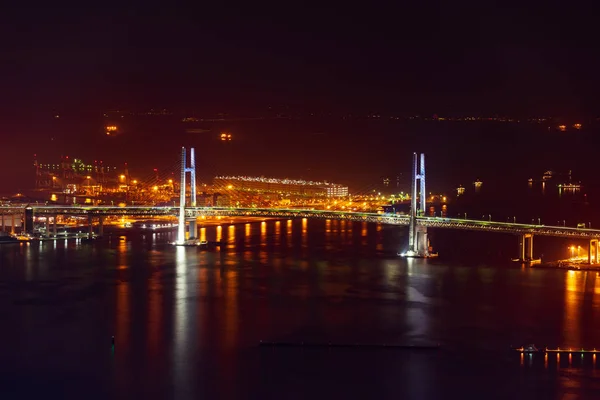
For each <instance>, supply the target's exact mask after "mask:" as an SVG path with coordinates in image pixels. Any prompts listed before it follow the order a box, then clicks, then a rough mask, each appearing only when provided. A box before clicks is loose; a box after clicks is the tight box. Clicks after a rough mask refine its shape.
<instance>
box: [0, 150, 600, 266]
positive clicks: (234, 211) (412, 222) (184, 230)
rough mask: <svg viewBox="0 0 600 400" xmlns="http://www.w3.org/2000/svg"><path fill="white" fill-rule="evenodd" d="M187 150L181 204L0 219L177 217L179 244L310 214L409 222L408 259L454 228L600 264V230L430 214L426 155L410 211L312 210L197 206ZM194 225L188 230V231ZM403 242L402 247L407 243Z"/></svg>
mask: <svg viewBox="0 0 600 400" xmlns="http://www.w3.org/2000/svg"><path fill="white" fill-rule="evenodd" d="M186 154H187V153H186V149H185V148H182V152H181V185H180V201H179V206H173V207H170V206H167V207H153V206H125V207H118V206H75V205H73V206H60V205H27V206H25V207H0V217H1V218H0V219H1V220H2V223H3V226H2V230H3V231H4V218H5V217H6V216H8V217H9V218H12V219H13V224H12V226H13V227H14V226H15V224H14V220H15V218H19V219H20V220H22V221H23V226H24V230H25V231H26V232H32V231H33V218H34V217H46V223H47V224H48V226H47V228H48V229H46V233H47V234H49V233H50V232H51V231H52V229H51V228H52V227H51V224H50V221H51V220H52V221H53V223H54V232H55V233H56V217H57V216H60V215H62V216H72V217H87V219H88V221H89V224H88V225H89V235H90V236H92V235H93V234H94V232H93V226H94V222H97V224H96V225H97V227H98V228H97V229H98V234H100V235H101V234H102V232H103V221H104V219H105V218H106V217H124V216H130V217H160V216H171V217H177V218H178V221H179V223H178V234H177V241H176V244H180V245H183V244H185V243H186V240H187V239H186V234H187V236H189V237H191V238H194V237H195V236H196V231H197V219H198V218H202V217H262V218H281V219H294V218H311V219H323V220H343V221H352V222H368V223H377V224H387V225H398V226H407V227H408V229H409V241H408V250H407V251H405V252H404V253H402V254H401V255H402V256H405V257H418V258H427V257H430V256H432V254H431V252H430V251H431V247H430V245H429V240H428V238H427V230H428V229H455V230H469V231H480V232H498V233H507V234H513V235H517V236H519V239H520V240H519V259H520V260H521V261H523V262H528V261H532V260H533V259H534V258H533V238H534V237H535V236H554V237H565V238H572V239H586V240H589V244H590V245H589V250H588V262H589V263H591V264H598V263H599V256H598V250H599V245H598V243H599V240H600V230H598V229H585V228H571V227H565V226H549V225H541V224H537V225H536V224H520V223H510V222H497V221H484V220H474V219H460V218H445V217H430V216H425V201H424V200H423V201H420V199H425V198H426V195H425V193H426V190H425V189H426V187H425V182H426V177H425V155H424V154H420V155H418V154H417V153H414V154H413V166H412V167H413V168H412V185H411V207H410V212H409V214H408V215H394V214H379V213H368V212H354V211H331V210H307V209H286V208H242V207H198V206H197V205H196V200H195V196H196V193H197V192H196V171H195V152H194V149H191V150H190V157H189V158H190V160H189V161H190V162H189V164H190V165H189V166H187V157H186ZM187 174H190V187H191V190H190V196H187V191H186V187H187V186H186V175H187ZM188 229H189V232H188ZM404 246H405V245H404V244H399V247H404Z"/></svg>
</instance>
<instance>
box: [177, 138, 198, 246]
mask: <svg viewBox="0 0 600 400" xmlns="http://www.w3.org/2000/svg"><path fill="white" fill-rule="evenodd" d="M186 165H187V157H186V151H185V147H182V148H181V183H180V185H179V221H178V226H177V242H176V243H177V244H184V243H185V231H186V229H185V228H186V218H185V207H186V184H185V174H186V173H187V172H189V173H190V187H191V191H190V206H191V207H196V154H195V151H194V148H193V147H192V148H191V149H190V166H189V167H186ZM189 223H190V237H195V235H196V230H197V229H196V218H193V219H190V220H189Z"/></svg>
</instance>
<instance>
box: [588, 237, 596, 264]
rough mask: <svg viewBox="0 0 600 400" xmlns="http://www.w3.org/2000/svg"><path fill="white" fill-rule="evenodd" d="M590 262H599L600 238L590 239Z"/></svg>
mask: <svg viewBox="0 0 600 400" xmlns="http://www.w3.org/2000/svg"><path fill="white" fill-rule="evenodd" d="M588 264H598V239H591V240H590V247H589V248H588Z"/></svg>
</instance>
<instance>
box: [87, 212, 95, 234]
mask: <svg viewBox="0 0 600 400" xmlns="http://www.w3.org/2000/svg"><path fill="white" fill-rule="evenodd" d="M88 238H90V239H93V238H94V218H93V217H92V214H88Z"/></svg>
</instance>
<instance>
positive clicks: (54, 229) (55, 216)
mask: <svg viewBox="0 0 600 400" xmlns="http://www.w3.org/2000/svg"><path fill="white" fill-rule="evenodd" d="M57 217H58V215H56V214H54V218H52V233H53V234H54V237H57V236H58V228H57V226H56V218H57Z"/></svg>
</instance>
